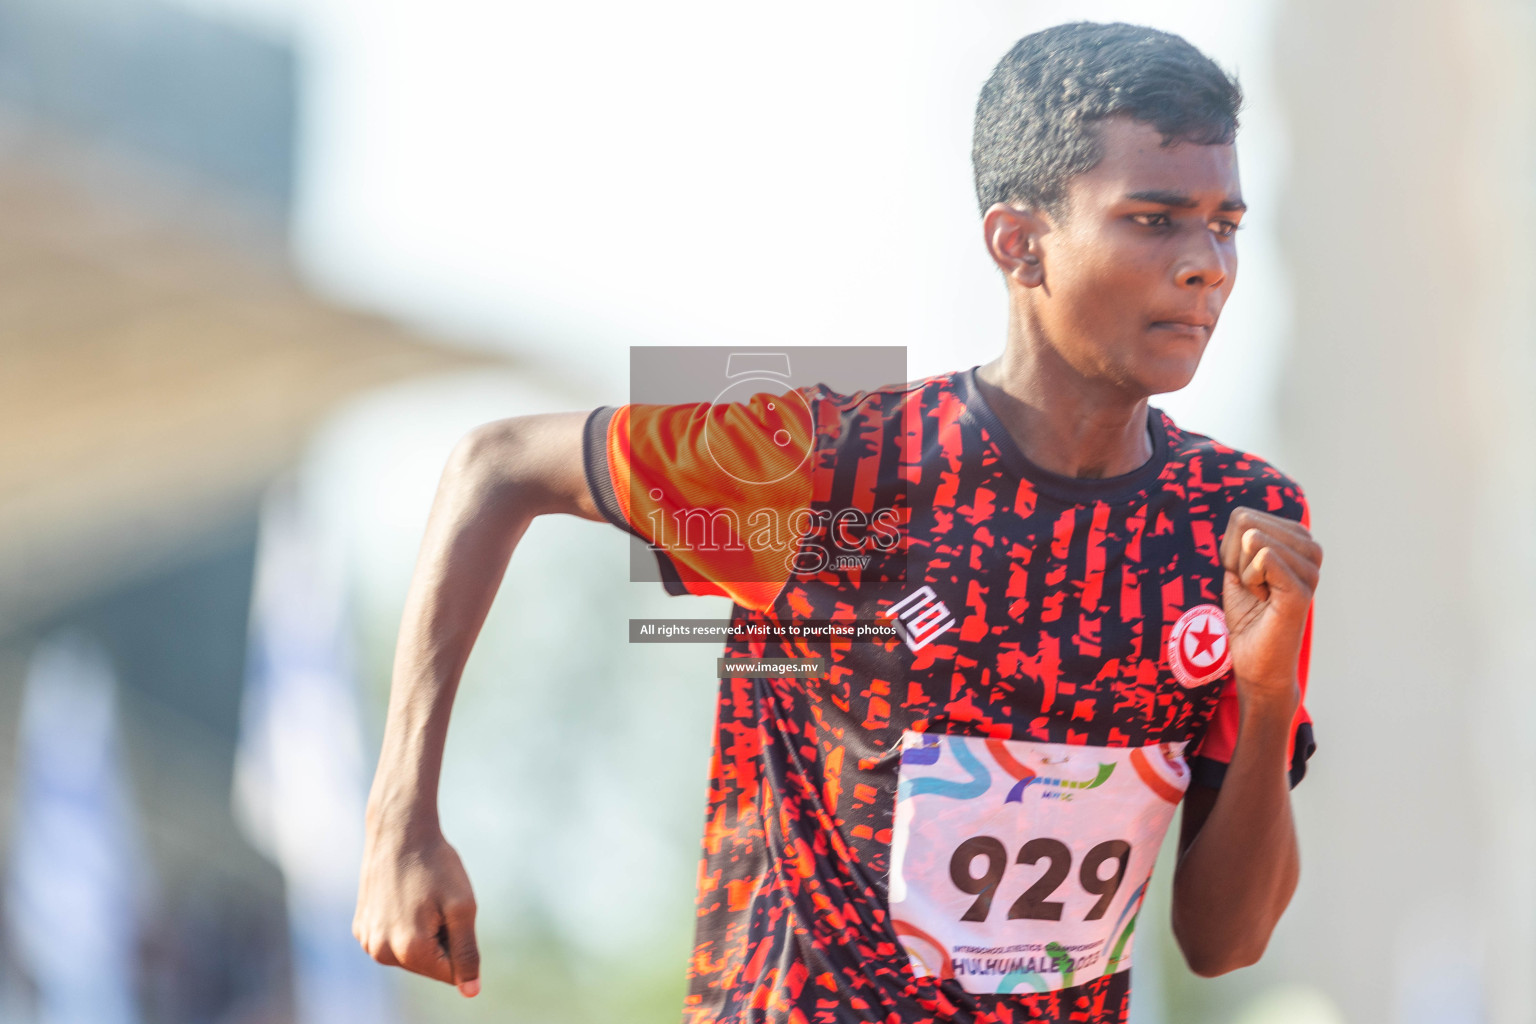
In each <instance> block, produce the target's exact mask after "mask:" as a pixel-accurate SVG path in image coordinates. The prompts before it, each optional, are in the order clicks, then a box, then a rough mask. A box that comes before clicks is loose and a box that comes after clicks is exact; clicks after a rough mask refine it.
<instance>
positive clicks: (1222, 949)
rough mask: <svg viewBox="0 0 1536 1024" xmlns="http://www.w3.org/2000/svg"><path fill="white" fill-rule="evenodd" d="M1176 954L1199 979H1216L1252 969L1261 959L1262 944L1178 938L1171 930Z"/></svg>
mask: <svg viewBox="0 0 1536 1024" xmlns="http://www.w3.org/2000/svg"><path fill="white" fill-rule="evenodd" d="M1174 937H1175V938H1176V939H1178V943H1179V951H1180V952H1181V953H1183V954H1184V962H1185V963H1186V964H1188V965H1189V969H1190V970H1191V971H1193V972H1194V973H1195V974H1198V975H1199V976H1200V977H1202V978H1217V977H1220V976H1221V975H1223V974H1230V973H1232V972H1233V971H1236V970H1241V969H1242V968H1244V967H1252V966H1253V965H1254V964H1256V963H1258V962H1259V961H1260V960H1261V959H1263V957H1264V949H1265V947H1266V946H1268V945H1269V943H1268V942H1267V941H1264V942H1253V941H1249V942H1217V941H1211V940H1209V939H1195V938H1191V937H1187V936H1184V935H1180V934H1179V933H1178V931H1177V930H1175V933H1174Z"/></svg>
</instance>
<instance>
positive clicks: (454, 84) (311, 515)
mask: <svg viewBox="0 0 1536 1024" xmlns="http://www.w3.org/2000/svg"><path fill="white" fill-rule="evenodd" d="M1074 18H1091V19H1096V20H1132V21H1139V22H1143V23H1148V24H1153V25H1157V26H1159V27H1163V28H1168V29H1171V30H1173V31H1177V32H1180V33H1182V34H1184V35H1185V36H1186V37H1187V38H1189V39H1190V40H1191V41H1193V42H1194V43H1196V44H1197V45H1199V46H1201V47H1202V48H1204V49H1205V50H1206V51H1207V52H1208V53H1210V54H1212V55H1213V56H1214V57H1216V58H1217V59H1218V60H1219V61H1220V62H1221V63H1222V64H1223V65H1224V66H1226V67H1227V68H1229V69H1232V70H1235V71H1236V72H1237V73H1238V74H1239V75H1240V77H1241V79H1242V82H1243V85H1244V87H1245V89H1246V91H1247V94H1248V98H1249V99H1248V107H1247V110H1246V114H1245V122H1244V128H1243V131H1242V134H1241V136H1240V140H1239V152H1240V154H1241V160H1242V173H1243V179H1244V190H1245V193H1246V198H1247V200H1248V202H1249V204H1250V207H1251V213H1250V216H1249V218H1248V220H1247V221H1246V223H1245V228H1244V231H1243V235H1242V239H1241V243H1240V250H1241V252H1242V258H1243V271H1242V276H1241V280H1240V283H1239V285H1238V287H1237V290H1236V292H1235V294H1234V296H1233V299H1232V300H1231V303H1230V304H1229V307H1228V311H1227V313H1226V315H1225V316H1224V318H1223V322H1222V327H1221V330H1220V331H1218V332H1217V335H1216V337H1215V340H1214V342H1213V344H1212V347H1211V350H1210V352H1209V354H1208V355H1207V359H1206V365H1205V366H1204V367H1203V368H1202V370H1201V373H1200V375H1199V376H1198V377H1197V378H1196V381H1195V383H1194V384H1193V385H1192V387H1191V388H1189V389H1187V391H1186V392H1184V393H1181V394H1179V395H1175V396H1169V397H1168V398H1167V399H1166V400H1165V401H1160V402H1159V404H1162V405H1164V407H1166V408H1168V409H1169V410H1170V411H1171V412H1172V413H1173V414H1174V415H1175V417H1176V418H1178V419H1179V420H1180V421H1181V422H1182V423H1183V425H1185V426H1186V427H1190V428H1193V429H1196V430H1199V431H1202V432H1206V433H1211V434H1215V435H1216V436H1218V437H1220V438H1222V439H1223V440H1225V441H1227V442H1229V443H1233V444H1236V445H1239V446H1243V447H1248V448H1252V449H1254V450H1257V451H1259V452H1262V453H1264V454H1265V455H1266V456H1268V457H1269V458H1270V459H1271V460H1272V461H1274V462H1276V463H1277V464H1279V465H1280V466H1282V467H1283V468H1284V469H1286V470H1287V471H1288V472H1290V473H1291V474H1292V475H1294V476H1295V477H1297V478H1298V479H1300V480H1301V481H1302V482H1303V484H1304V485H1305V486H1306V487H1307V489H1308V492H1309V496H1310V498H1311V502H1312V507H1313V514H1314V520H1315V521H1314V530H1315V532H1316V534H1317V535H1318V536H1319V538H1320V539H1321V540H1322V542H1323V543H1324V544H1325V546H1326V547H1327V549H1328V564H1327V566H1326V571H1325V576H1324V584H1323V587H1322V590H1321V591H1320V593H1319V595H1318V599H1317V601H1318V620H1317V633H1316V647H1315V652H1314V662H1313V671H1312V694H1311V696H1310V698H1309V701H1308V703H1309V706H1310V707H1311V709H1312V712H1313V715H1314V717H1315V719H1316V721H1317V729H1318V738H1319V744H1320V749H1319V752H1318V755H1317V757H1316V758H1315V759H1314V761H1313V763H1312V770H1311V772H1310V774H1309V775H1308V777H1307V780H1306V781H1305V783H1304V784H1303V785H1302V786H1301V787H1300V788H1299V789H1298V790H1297V791H1296V795H1295V806H1296V813H1297V817H1298V821H1299V828H1300V832H1301V838H1302V848H1303V864H1304V866H1303V880H1302V885H1301V889H1300V891H1299V893H1298V894H1297V897H1296V899H1295V902H1294V903H1293V905H1292V907H1291V909H1290V910H1289V912H1288V913H1287V915H1286V917H1285V919H1284V921H1283V922H1282V923H1281V925H1280V928H1279V930H1278V932H1277V933H1276V935H1275V938H1274V940H1273V942H1272V943H1271V946H1270V949H1269V952H1268V955H1267V956H1266V957H1265V959H1264V961H1263V962H1262V963H1261V964H1260V965H1258V966H1256V967H1253V968H1250V969H1248V970H1244V971H1241V972H1238V973H1236V974H1233V975H1230V976H1227V977H1223V978H1220V979H1216V980H1210V981H1206V980H1201V979H1198V978H1195V977H1193V976H1192V975H1190V974H1189V972H1188V971H1187V970H1185V969H1184V967H1183V965H1182V962H1181V961H1180V959H1179V956H1178V953H1177V951H1176V949H1175V948H1174V947H1173V945H1172V940H1171V938H1170V936H1169V933H1168V927H1167V923H1166V921H1167V893H1166V880H1167V875H1168V871H1167V864H1166V862H1165V863H1164V865H1163V867H1162V869H1161V878H1162V879H1163V882H1164V888H1163V889H1162V890H1161V891H1159V892H1158V893H1157V894H1156V895H1155V897H1154V900H1153V901H1152V904H1151V906H1150V908H1149V910H1148V913H1147V914H1146V915H1145V916H1144V919H1143V920H1144V922H1145V923H1144V926H1143V930H1142V934H1141V935H1140V936H1139V937H1138V938H1139V942H1138V949H1137V969H1136V997H1135V1003H1134V1015H1135V1020H1136V1021H1137V1024H1186V1022H1187V1024H1218V1022H1232V1021H1235V1022H1239V1024H1339V1022H1350V1024H1377V1022H1391V1024H1429V1022H1434V1024H1483V1022H1487V1024H1530V1022H1532V1021H1536V985H1533V983H1532V982H1531V980H1530V978H1531V974H1530V965H1531V964H1532V963H1536V872H1533V871H1532V865H1533V864H1536V539H1533V538H1536V412H1533V405H1536V403H1533V399H1536V308H1533V306H1536V290H1533V288H1532V285H1531V282H1532V281H1533V279H1536V278H1533V269H1536V230H1533V229H1536V212H1533V203H1536V4H1532V3H1531V2H1530V0H1523V2H1518V0H1397V2H1393V3H1387V2H1385V0H1349V2H1344V3H1340V2H1337V0H1334V2H1328V3H1325V2H1322V0H1246V2H1244V3H1242V4H1231V3H1222V2H1216V0H1212V2H1206V3H1196V2H1177V0H1136V2H1132V0H1121V2H1109V0H1076V2H1071V3H1069V2H1065V0H1049V2H1048V0H1035V2H1023V0H1015V2H1010V3H1003V2H994V0H961V2H957V3H948V4H943V5H938V4H925V3H921V2H919V0H887V2H883V3H878V4H876V3H873V2H864V0H858V2H854V0H847V2H842V0H840V2H837V3H814V4H813V3H808V2H801V0H787V2H781V3H778V4H773V5H745V4H744V5H722V4H712V3H704V2H702V0H657V2H654V3H650V4H643V5H641V4H628V3H618V2H616V0H592V2H572V3H566V4H538V5H534V4H492V3H487V2H483V0H436V2H433V3H428V2H426V0H368V2H364V0H0V423H3V424H4V428H3V435H0V436H3V437H4V441H3V443H0V919H3V927H0V1022H6V1024H10V1022H15V1024H140V1022H142V1024H151V1022H152V1024H193V1022H197V1024H203V1022H207V1024H290V1022H291V1024H320V1022H324V1024H349V1022H354V1021H355V1022H363V1021H367V1022H370V1024H374V1022H384V1024H417V1022H427V1021H431V1022H434V1024H436V1022H444V1021H466V1022H469V1021H476V1022H478V1021H491V1020H497V1021H526V1022H547V1024H585V1022H590V1021H604V1022H618V1024H651V1022H656V1024H660V1022H670V1021H675V1020H677V1018H678V1014H679V1007H680V1005H681V1000H682V994H683V967H684V963H685V960H686V958H687V956H688V954H689V951H690V948H691V927H692V889H693V876H694V869H695V863H696V859H695V851H696V848H697V843H698V836H699V831H700V824H701V811H702V807H703V797H704V785H705V779H706V774H707V767H708V752H709V735H710V720H711V715H712V709H713V699H714V692H715V683H714V681H713V680H712V678H711V677H712V675H713V659H714V657H715V655H716V653H717V652H716V651H715V650H713V649H712V648H710V647H707V646H697V647H694V646H689V645H676V646H674V645H646V646H642V647H636V648H630V647H628V646H627V645H626V644H625V642H624V639H625V635H626V628H625V626H626V622H627V620H628V619H629V618H630V617H631V616H653V615H675V616H698V617H710V616H723V615H724V614H725V608H724V606H723V605H722V604H719V603H716V602H713V601H710V600H706V599H698V598H679V599H669V598H666V597H665V596H663V595H662V593H661V591H660V588H659V587H654V586H645V585H641V584H630V583H628V582H627V581H626V566H627V557H626V543H627V542H626V539H625V538H624V537H623V535H622V534H620V533H619V532H618V531H616V530H612V529H610V528H606V527H601V526H595V525H593V524H588V523H580V522H575V521H553V520H549V521H540V522H538V523H536V524H535V526H534V527H533V528H532V529H531V530H530V531H529V533H528V535H527V537H526V538H525V540H524V541H523V544H522V546H521V548H520V549H519V552H518V554H517V557H516V558H515V559H514V562H513V564H512V568H511V570H510V572H509V574H508V579H507V582H506V584H505V586H504V587H503V590H502V593H501V595H500V597H499V599H498V602H497V605H496V608H495V609H494V611H493V613H492V617H491V620H490V621H489V622H488V623H487V626H486V629H485V632H484V635H483V636H482V639H481V641H480V643H479V645H478V647H477V649H476V652H475V655H474V657H473V659H472V660H471V662H470V665H469V667H468V670H467V673H466V678H465V682H464V686H463V689H462V691H461V695H460V698H459V702H458V710H457V714H456V716H455V720H454V727H453V732H452V734H451V742H450V752H449V759H448V763H447V766H446V768H445V772H444V777H443V793H442V819H443V823H444V828H445V831H446V833H447V835H448V837H449V839H450V841H451V842H453V843H455V844H456V845H457V847H458V848H459V850H460V852H461V854H462V855H463V857H464V860H465V862H466V864H467V867H468V869H469V872H470V875H471V877H472V879H473V880H474V883H475V886H476V892H477V895H478V898H479V902H480V908H481V910H480V935H481V942H482V949H483V951H484V955H485V961H484V975H483V976H484V992H483V994H482V996H481V997H480V998H478V999H476V1000H473V1001H465V1000H462V999H460V998H459V997H458V996H457V995H456V994H455V993H453V992H452V991H451V990H449V989H448V988H447V987H446V986H441V985H436V984H434V983H430V982H425V981H422V980H421V979H418V978H414V977H409V976H406V975H404V974H402V972H399V971H395V970H386V969H384V968H380V967H378V966H376V965H374V964H373V963H372V962H371V961H370V960H369V959H368V958H367V956H366V955H365V954H363V953H362V951H361V950H360V949H358V948H357V946H356V944H355V942H354V941H353V939H352V936H351V934H350V921H351V913H352V901H353V897H354V894H355V886H356V870H357V860H358V857H359V853H360V848H361V822H362V808H363V801H364V797H365V793H366V787H367V783H368V780H369V778H370V776H371V772H372V768H373V763H374V758H375V756H376V752H377V747H378V737H379V730H380V725H381V720H382V712H383V707H384V697H385V694H386V692H387V686H388V670H389V664H390V659H391V657H392V652H393V643H394V633H395V629H396V625H397V623H398V620H399V615H400V609H401V606H402V604H403V600H404V594H405V589H406V584H407V581H408V579H409V575H410V571H411V566H412V563H413V560H414V556H415V551H416V546H417V543H418V541H419V539H420V536H421V531H422V528H423V525H424V522H425V517H426V511H427V508H428V506H429V504H430V501H431V497H432V494H433V490H434V487H435V484H436V480H437V476H438V473H439V472H440V470H441V467H442V465H443V463H444V460H445V458H446V456H447V453H448V450H449V448H450V447H451V445H452V444H453V442H454V441H455V440H456V439H457V438H458V437H459V436H460V435H461V434H462V433H463V432H464V431H465V430H467V429H468V428H469V427H471V426H473V425H474V424H476V423H479V422H482V421H485V420H490V419H495V418H500V417H503V416H510V415H519V414H525V413H530V412H539V411H548V410H554V409H574V408H588V407H591V406H593V405H597V404H604V403H616V402H621V401H623V400H624V398H625V391H626V379H625V373H626V369H627V365H628V359H627V354H628V348H629V346H631V345H646V344H715V345H719V344H731V345H735V344H741V345H743V346H764V345H774V344H795V345H808V344H839V345H845V344H863V343H868V344H884V345H893V344H899V345H905V346H907V349H908V353H909V356H908V364H909V365H908V372H909V375H910V376H912V377H916V376H919V375H926V374H930V373H935V372H940V371H943V370H948V369H952V368H960V367H966V366H970V365H972V364H974V363H977V362H981V361H984V360H986V359H989V358H991V357H992V356H993V355H994V354H995V353H996V352H997V351H998V350H999V349H1000V346H1001V342H1002V337H1003V327H1004V319H1005V310H1004V300H1003V291H1002V288H1001V287H1000V286H999V284H998V282H997V280H996V278H995V276H994V271H993V269H992V268H991V265H990V263H989V262H988V260H987V258H986V256H985V254H984V251H983V249H982V246H981V240H980V233H979V230H978V218H977V214H976V211H975V208H974V200H973V193H972V190H971V183H970V172H969V149H970V118H971V113H972V110H973V106H974V103H975V96H976V92H977V90H978V88H979V87H980V85H981V83H982V81H983V80H984V79H985V78H986V76H987V74H988V73H989V72H990V70H991V67H992V65H993V63H994V62H995V61H996V60H997V58H998V57H999V56H1000V55H1001V54H1002V53H1003V52H1004V51H1005V50H1006V49H1007V48H1008V46H1009V45H1011V43H1012V42H1013V41H1014V40H1015V39H1016V38H1018V37H1019V36H1021V35H1023V34H1025V33H1027V32H1029V31H1033V30H1035V29H1037V28H1040V27H1043V26H1045V25H1048V24H1052V23H1055V22H1058V21H1063V20H1069V19H1074ZM1166 852H1167V851H1166V850H1165V855H1166Z"/></svg>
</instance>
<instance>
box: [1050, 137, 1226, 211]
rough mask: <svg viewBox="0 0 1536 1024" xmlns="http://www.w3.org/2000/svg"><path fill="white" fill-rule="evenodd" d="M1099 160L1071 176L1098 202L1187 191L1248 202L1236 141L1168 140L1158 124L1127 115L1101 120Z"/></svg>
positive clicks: (1199, 200)
mask: <svg viewBox="0 0 1536 1024" xmlns="http://www.w3.org/2000/svg"><path fill="white" fill-rule="evenodd" d="M1096 128H1097V129H1098V132H1099V141H1100V152H1101V154H1102V156H1101V158H1100V160H1099V162H1098V163H1097V164H1095V165H1094V166H1093V167H1092V168H1091V169H1090V170H1087V171H1084V172H1082V173H1081V174H1078V175H1075V176H1074V177H1073V178H1072V179H1071V181H1069V182H1068V186H1067V187H1068V192H1069V193H1072V192H1077V193H1078V194H1079V196H1080V197H1081V198H1084V199H1088V198H1092V199H1093V200H1095V201H1097V202H1118V201H1119V200H1121V199H1124V198H1127V197H1129V196H1136V195H1152V194H1160V195H1164V196H1169V197H1172V196H1184V197H1187V198H1189V199H1191V200H1193V201H1194V202H1195V204H1199V205H1203V204H1205V203H1208V202H1213V201H1214V202H1216V203H1220V204H1231V203H1239V204H1240V203H1241V202H1242V187H1241V183H1240V182H1239V179H1238V173H1237V148H1236V146H1234V145H1233V144H1232V143H1230V142H1226V143H1222V142H1218V143H1211V144H1202V143H1198V142H1174V143H1172V144H1170V145H1166V146H1165V145H1163V136H1162V133H1161V132H1159V131H1158V130H1157V129H1156V128H1154V127H1152V126H1151V125H1149V124H1146V123H1144V122H1141V121H1133V120H1131V119H1130V118H1125V117H1111V118H1106V119H1104V120H1103V121H1100V122H1099V123H1098V124H1097V125H1096Z"/></svg>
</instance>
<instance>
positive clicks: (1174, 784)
mask: <svg viewBox="0 0 1536 1024" xmlns="http://www.w3.org/2000/svg"><path fill="white" fill-rule="evenodd" d="M1184 747H1185V744H1183V743H1159V744H1157V746H1155V747H1142V748H1139V749H1137V750H1133V751H1131V757H1130V761H1131V767H1132V768H1134V769H1136V776H1137V777H1138V778H1139V779H1141V781H1142V782H1144V783H1146V784H1147V788H1148V789H1150V790H1151V791H1152V792H1154V793H1156V794H1157V795H1158V796H1160V797H1162V798H1163V799H1164V800H1167V801H1168V802H1169V803H1171V804H1176V803H1178V802H1179V801H1180V800H1182V799H1184V791H1185V790H1186V789H1188V788H1189V765H1187V764H1185V763H1184Z"/></svg>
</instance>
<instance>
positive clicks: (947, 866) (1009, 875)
mask: <svg viewBox="0 0 1536 1024" xmlns="http://www.w3.org/2000/svg"><path fill="white" fill-rule="evenodd" d="M1183 752H1184V744H1182V743H1179V744H1162V745H1158V744H1154V745H1151V746H1147V747H1130V748H1125V747H1121V748H1115V747H1090V746H1084V745H1068V744H1059V743H1036V742H1031V741H1022V740H998V739H988V738H985V737H975V736H957V735H946V736H934V735H931V734H927V733H916V732H907V733H905V734H904V735H903V737H902V756H901V774H900V777H899V780H898V783H897V798H896V813H895V828H894V832H893V838H892V844H891V874H890V887H889V892H890V908H891V917H892V923H893V926H894V928H895V931H896V934H897V936H898V937H900V939H901V941H902V945H903V946H904V947H905V949H906V951H907V955H908V959H909V961H910V963H911V967H912V971H913V973H914V974H916V975H918V976H919V977H931V976H937V977H939V978H941V979H942V978H945V977H951V976H952V977H953V978H954V979H955V980H956V981H958V982H959V983H960V985H961V987H962V988H964V989H965V990H966V991H968V992H976V993H998V992H1012V991H1017V990H1018V989H1019V988H1021V987H1023V988H1025V989H1026V990H1034V991H1037V992H1052V991H1057V990H1060V989H1063V988H1071V987H1072V986H1074V985H1076V984H1079V983H1081V980H1082V979H1085V978H1092V977H1098V976H1104V975H1111V974H1115V973H1117V972H1119V971H1122V970H1125V969H1126V968H1127V967H1129V966H1130V960H1131V946H1132V937H1133V935H1134V932H1135V923H1136V918H1137V915H1138V913H1139V911H1140V908H1141V902H1142V900H1143V898H1144V897H1145V894H1146V889H1147V881H1148V879H1149V877H1150V875H1151V872H1152V864H1153V861H1154V860H1155V859H1156V856H1157V848H1158V846H1159V845H1160V844H1161V842H1162V837H1163V834H1164V832H1165V831H1166V830H1167V827H1168V823H1169V822H1170V821H1171V820H1172V817H1173V809H1174V806H1175V805H1176V804H1177V803H1178V800H1179V799H1180V798H1181V797H1182V796H1183V792H1184V787H1186V786H1187V785H1188V784H1189V771H1188V768H1187V767H1186V766H1185V765H1184V758H1183ZM1127 762H1129V764H1130V765H1131V767H1130V768H1126V769H1122V765H1124V764H1126V763H1127ZM1026 792H1035V793H1038V795H1039V798H1038V799H1030V800H1029V801H1028V804H1027V806H1028V808H1029V810H1028V812H1027V813H1023V814H1021V813H1020V811H1019V810H1018V809H1017V808H1015V807H1014V806H1013V805H1016V804H1023V803H1025V800H1024V795H1025V794H1026ZM1068 797H1071V798H1073V799H1071V800H1070V801H1069V800H1068V799H1067V798H1068Z"/></svg>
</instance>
